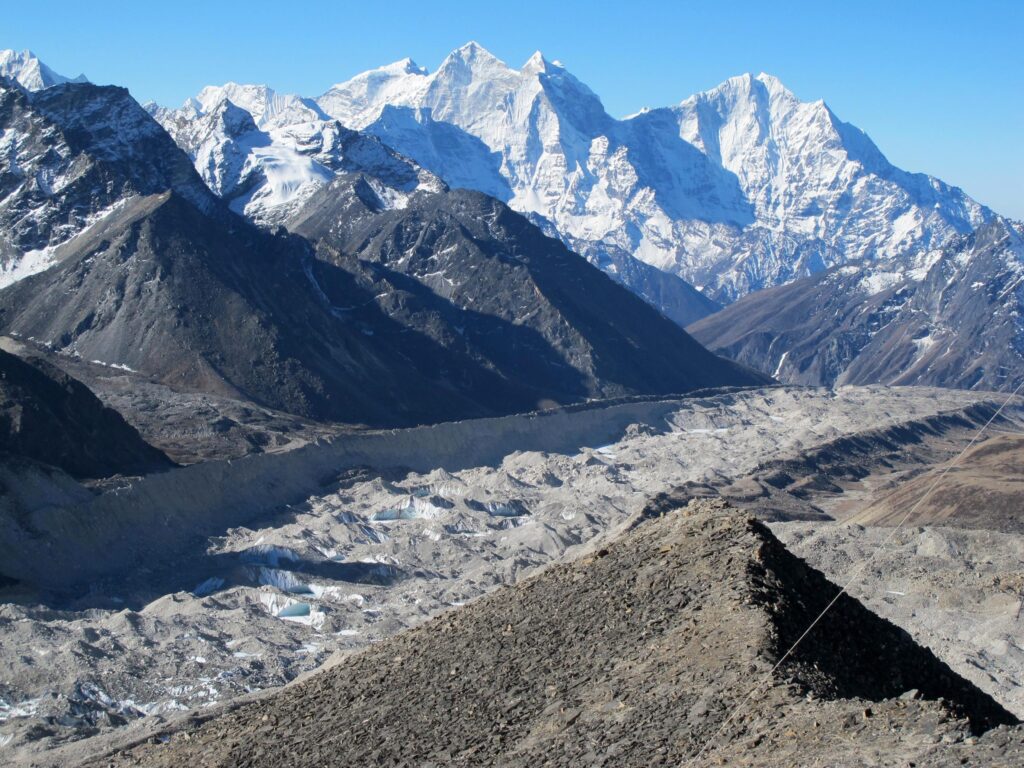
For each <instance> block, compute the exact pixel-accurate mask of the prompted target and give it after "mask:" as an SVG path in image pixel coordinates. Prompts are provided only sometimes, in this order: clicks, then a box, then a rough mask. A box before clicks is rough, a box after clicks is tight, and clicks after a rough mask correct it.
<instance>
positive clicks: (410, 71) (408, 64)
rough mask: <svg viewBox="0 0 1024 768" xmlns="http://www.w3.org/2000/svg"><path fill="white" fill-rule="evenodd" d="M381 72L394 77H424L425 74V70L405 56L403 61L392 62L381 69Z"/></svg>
mask: <svg viewBox="0 0 1024 768" xmlns="http://www.w3.org/2000/svg"><path fill="white" fill-rule="evenodd" d="M381 71H383V72H387V73H389V74H396V75H425V74H427V68H426V67H421V66H420V65H419V64H417V63H416V62H415V61H413V60H412V59H411V58H410V57H408V56H406V57H405V58H404V59H400V60H399V61H396V62H393V63H391V64H388V65H386V66H383V67H381Z"/></svg>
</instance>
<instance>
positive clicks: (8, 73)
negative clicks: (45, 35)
mask: <svg viewBox="0 0 1024 768" xmlns="http://www.w3.org/2000/svg"><path fill="white" fill-rule="evenodd" d="M0 77H6V78H9V79H11V80H14V81H15V82H17V83H18V84H19V85H20V86H21V87H22V88H25V89H26V90H29V91H41V90H43V89H44V88H49V87H51V86H54V85H60V84H62V83H87V82H89V80H88V79H87V78H86V76H85V75H79V76H78V77H73V78H72V77H65V76H64V75H61V74H58V73H56V72H54V71H53V70H52V69H50V68H49V67H48V66H46V64H44V63H43V62H42V60H40V58H39V57H38V56H36V55H35V54H34V53H33V52H32V51H30V50H29V49H27V48H26V49H25V50H23V51H15V50H12V49H10V48H8V49H4V50H0Z"/></svg>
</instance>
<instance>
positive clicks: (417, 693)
mask: <svg viewBox="0 0 1024 768" xmlns="http://www.w3.org/2000/svg"><path fill="white" fill-rule="evenodd" d="M676 506H677V503H676V502H674V501H673V500H671V499H667V500H666V499H662V500H661V501H660V502H658V503H656V504H653V505H651V506H650V507H648V509H647V511H646V514H647V515H648V517H656V516H659V515H660V517H659V519H652V520H647V521H644V522H643V523H642V524H640V525H638V526H636V527H635V528H634V529H633V530H632V531H629V532H627V533H626V534H624V535H623V536H622V537H621V538H619V539H617V540H615V541H614V542H612V543H611V544H609V545H607V546H606V548H604V549H600V550H597V551H595V552H594V553H593V554H592V555H590V556H587V557H584V558H582V559H580V560H578V561H576V562H574V563H571V564H566V565H558V566H554V567H551V568H549V569H547V570H545V571H543V572H542V573H540V574H539V575H538V576H536V577H534V578H532V579H529V580H527V581H525V582H523V583H521V584H520V585H518V586H515V587H512V588H508V589H503V590H500V591H498V592H495V593H492V594H491V595H489V596H488V597H486V598H483V599H481V600H479V601H477V602H475V603H472V604H470V605H469V606H468V607H466V608H463V609H460V610H457V611H453V612H450V613H447V614H445V615H443V616H441V617H439V618H437V619H436V620H434V621H431V622H429V623H428V624H425V625H423V626H422V627H420V628H419V629H416V630H413V631H409V632H406V633H403V634H401V635H398V636H396V637H394V638H392V639H390V640H388V641H385V642H382V643H380V644H378V645H376V646H374V647H372V648H370V649H368V650H366V651H365V652H362V653H359V654H357V655H354V656H351V657H349V658H348V659H346V660H344V661H342V662H341V663H340V664H338V665H337V666H335V667H333V668H332V669H330V670H328V671H326V672H324V673H321V674H319V675H316V676H314V677H313V678H311V679H309V680H308V681H306V682H304V683H301V684H297V685H295V686H293V687H290V688H286V689H284V690H283V691H281V692H280V693H278V694H276V695H274V696H271V697H268V698H266V699H263V700H258V701H255V702H252V703H250V704H247V705H244V706H241V707H239V708H238V709H236V710H235V711H233V712H230V713H228V714H225V715H222V716H220V717H218V718H215V719H213V720H210V721H208V722H206V723H200V722H198V721H193V722H191V723H189V724H187V725H186V726H185V727H184V728H183V729H181V730H178V731H175V732H171V733H168V734H165V735H164V736H161V737H156V738H153V739H151V740H150V741H149V742H147V743H144V744H139V745H136V746H134V747H132V748H128V749H125V750H124V751H122V752H119V753H116V754H113V755H107V756H103V757H102V758H100V759H99V760H98V761H97V763H96V764H98V765H107V764H114V765H128V764H131V765H136V764H141V765H154V766H180V765H204V766H208V765H209V766H212V765H220V766H229V765H230V766H243V765H244V766H285V765H287V766H306V765H308V766H323V765H417V766H426V765H448V764H452V765H503V766H527V765H530V766H533V765H542V764H543V765H559V766H561V765H566V766H568V765H573V766H577V765H607V766H613V765H614V766H622V765H637V766H640V765H643V766H647V765H677V766H678V765H689V764H693V765H723V764H726V765H771V766H783V765H785V766H792V765H802V766H826V765H827V766H837V765H915V764H916V765H929V766H937V765H961V764H965V763H966V764H971V765H1020V764H1022V761H1024V735H1022V734H1021V732H1020V730H1019V729H1017V728H1013V727H1007V725H1008V724H1012V723H1014V722H1015V721H1014V718H1013V717H1012V716H1011V715H1010V714H1009V713H1007V712H1006V711H1005V710H1004V709H1002V708H1001V707H1000V706H999V705H998V704H997V703H996V702H995V701H993V700H992V699H991V698H989V697H988V696H987V695H985V694H984V693H982V692H980V691H979V690H978V689H976V688H975V687H973V686H972V685H971V684H970V683H967V682H966V681H964V680H963V679H962V678H960V677H958V676H957V675H956V674H954V673H953V672H951V671H950V670H949V668H948V667H946V666H945V665H944V664H942V663H941V662H940V661H938V660H937V659H936V658H935V656H934V655H932V653H931V652H930V651H928V650H926V649H924V648H921V647H920V646H918V645H916V644H915V643H914V642H913V641H912V640H911V639H910V637H909V636H908V635H907V634H906V633H905V632H903V631H902V630H900V629H898V628H897V627H896V626H894V625H893V624H890V623H889V622H886V621H884V620H882V619H880V618H878V617H877V616H875V615H874V614H872V613H870V612H869V611H868V610H867V609H865V608H864V607H863V606H861V605H860V604H859V603H857V602H856V601H854V600H853V599H851V598H848V597H843V598H841V599H840V600H839V601H838V603H837V604H836V606H835V608H834V609H833V610H832V612H831V613H830V614H829V615H828V617H827V619H826V620H825V621H824V622H823V623H822V624H820V625H819V626H818V628H816V629H815V630H814V631H813V632H812V633H811V634H810V635H809V636H808V637H807V639H806V640H805V641H804V642H803V643H802V644H801V645H800V646H799V650H798V651H797V653H796V654H794V655H793V656H792V657H791V659H790V660H789V661H787V663H786V664H785V665H784V666H783V667H782V668H781V669H780V670H779V671H778V672H777V673H776V674H775V675H774V676H772V677H771V678H770V680H768V679H766V676H767V675H768V673H769V670H771V668H772V667H773V665H774V664H775V663H776V661H777V660H778V659H779V658H780V655H781V654H782V653H783V652H784V650H785V649H786V648H787V647H789V645H790V643H791V642H792V641H793V640H794V639H795V638H796V637H797V636H798V635H799V634H800V633H801V632H802V631H803V629H804V628H805V627H806V626H807V625H808V623H809V622H810V620H811V618H812V617H813V616H814V615H816V614H817V613H818V611H820V609H821V608H822V607H823V606H824V605H825V604H826V603H827V602H828V601H829V600H830V599H831V598H832V597H833V596H834V595H835V593H836V590H837V588H836V587H835V586H834V585H833V584H831V583H830V582H828V581H827V580H826V579H825V578H824V577H823V576H821V574H819V573H818V572H817V571H814V570H813V569H811V568H810V567H809V566H807V565H806V564H805V563H804V562H803V561H801V560H799V559H797V558H796V557H795V556H793V555H792V554H790V553H789V552H788V551H787V550H786V549H785V548H784V547H783V546H782V545H781V544H780V543H779V542H778V540H777V539H775V538H774V536H773V535H772V534H771V533H770V532H769V531H768V530H767V529H766V528H765V527H764V526H763V525H761V524H760V523H758V522H756V521H755V520H754V519H753V518H751V517H749V516H747V515H746V514H744V513H739V512H737V511H735V510H733V509H730V508H728V507H727V506H725V505H724V504H723V503H721V502H717V501H700V502H692V503H691V504H689V505H688V506H686V507H685V508H682V509H675V508H674V507H676ZM758 680H765V681H766V685H765V687H764V688H763V690H761V691H759V692H758V693H757V694H756V695H754V696H753V697H751V699H750V700H749V703H748V704H747V706H745V707H744V708H743V709H742V710H741V711H740V713H739V715H738V716H737V717H736V718H735V719H734V720H733V721H732V722H730V723H729V724H728V725H726V726H725V727H724V729H722V730H721V733H720V734H719V729H720V727H721V726H722V723H723V722H725V721H726V718H727V717H728V714H729V712H730V711H731V710H732V708H733V707H734V705H736V704H737V702H739V701H740V700H741V699H743V698H744V697H745V696H746V694H747V693H748V692H749V690H750V688H751V686H752V685H753V684H754V683H755V682H756V681H758ZM979 734H981V735H980V736H979ZM709 740H715V741H714V745H715V746H714V748H712V749H709V750H708V751H707V752H705V753H704V754H701V755H699V756H698V753H699V750H700V749H701V747H702V746H703V745H705V744H706V743H707V742H708V741H709ZM695 757H696V758H697V759H696V760H694V758H695ZM691 760H693V762H692V763H690V762H688V761H691Z"/></svg>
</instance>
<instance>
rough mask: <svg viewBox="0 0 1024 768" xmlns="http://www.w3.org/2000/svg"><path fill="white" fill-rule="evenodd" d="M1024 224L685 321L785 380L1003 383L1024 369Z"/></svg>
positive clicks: (799, 283) (854, 267) (1012, 383)
mask: <svg viewBox="0 0 1024 768" xmlns="http://www.w3.org/2000/svg"><path fill="white" fill-rule="evenodd" d="M1022 313H1024V228H1022V227H1021V226H1020V225H1018V224H1013V223H1011V222H1007V221H1005V220H1003V219H996V220H994V221H992V222H989V223H987V224H985V225H983V226H981V227H979V228H978V229H977V230H976V231H975V232H973V233H971V234H969V235H962V236H958V237H956V238H954V239H953V240H952V241H950V242H949V243H948V244H947V245H946V246H945V247H943V248H940V249H934V250H930V251H921V252H920V253H919V254H918V255H917V256H916V257H915V258H914V259H905V260H902V261H901V262H900V263H898V264H894V263H893V262H892V261H889V262H885V261H877V260H873V261H865V262H859V263H850V264H846V265H843V266H840V267H834V268H832V269H830V270H827V271H825V272H822V273H819V274H816V275H813V276H810V277H806V278H802V279H800V280H796V281H794V282H792V283H790V284H788V285H784V286H779V287H776V288H772V289H769V290H765V291H758V292H756V293H752V294H750V295H748V296H745V297H743V298H742V299H740V300H739V301H737V302H735V303H734V304H732V305H730V306H729V307H727V308H726V309H725V310H723V311H722V312H720V313H718V314H717V315H713V316H711V317H708V318H706V319H704V320H702V321H700V322H699V323H696V324H695V325H693V326H691V327H690V330H691V331H692V332H693V334H694V335H695V336H696V337H697V339H699V340H700V341H701V342H703V343H704V344H707V345H708V346H709V347H710V348H712V349H714V350H716V351H718V352H720V353H723V354H727V355H728V356H730V357H732V358H734V359H736V360H739V361H740V362H743V363H746V364H747V365H750V366H752V367H755V368H759V369H761V370H762V371H765V372H766V373H771V374H773V375H774V376H775V377H776V378H778V379H779V380H781V381H785V382H787V383H794V384H810V385H816V386H820V385H826V386H830V385H833V384H874V383H882V384H915V385H933V386H949V387H959V388H965V389H969V388H974V389H991V390H1012V389H1013V388H1015V387H1016V386H1017V385H1018V384H1019V383H1020V382H1021V380H1022V379H1024V325H1022V323H1021V316H1022Z"/></svg>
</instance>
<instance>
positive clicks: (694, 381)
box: [290, 176, 767, 409]
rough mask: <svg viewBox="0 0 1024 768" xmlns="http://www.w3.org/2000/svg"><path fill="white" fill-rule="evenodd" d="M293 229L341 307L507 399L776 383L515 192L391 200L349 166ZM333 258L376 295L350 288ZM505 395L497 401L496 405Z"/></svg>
mask: <svg viewBox="0 0 1024 768" xmlns="http://www.w3.org/2000/svg"><path fill="white" fill-rule="evenodd" d="M290 227H291V229H292V231H293V232H296V233H298V234H301V235H303V236H305V237H307V238H308V239H310V240H311V241H312V242H314V243H316V248H317V256H318V259H317V262H316V263H315V264H314V267H313V270H314V274H315V276H316V279H317V282H318V285H319V286H320V288H321V290H323V292H324V295H325V296H326V298H327V300H328V301H329V302H330V303H331V304H332V306H333V307H334V308H335V310H336V311H338V312H341V313H344V314H345V315H347V316H349V317H351V318H352V319H353V321H355V322H358V323H361V322H364V320H363V316H364V314H365V313H366V312H370V313H371V315H372V314H376V313H383V314H384V315H385V316H387V317H388V318H390V319H391V320H392V321H393V322H394V328H393V331H394V332H397V333H398V334H399V336H398V337H397V338H395V339H394V343H395V344H397V345H400V346H401V348H402V349H403V353H404V354H407V355H408V356H409V357H410V359H411V360H412V361H414V362H415V364H416V365H428V364H430V360H428V359H427V355H432V354H434V351H432V350H429V349H424V348H423V347H422V346H418V344H419V342H415V341H414V343H409V342H408V341H407V340H406V339H405V338H404V337H403V335H404V334H407V333H408V331H409V330H413V331H415V332H416V334H417V335H418V336H420V337H425V338H427V339H429V340H430V341H431V342H433V345H434V347H435V349H437V350H444V353H443V355H444V356H443V357H442V358H440V359H438V360H437V361H436V362H435V363H434V364H435V365H436V366H437V367H438V368H440V369H441V370H442V373H443V375H444V376H446V377H449V378H453V379H454V380H458V379H459V378H462V377H464V375H465V374H464V373H463V372H464V371H470V372H473V373H474V375H477V376H481V377H483V378H480V379H478V381H477V382H472V383H471V382H468V381H467V384H469V385H470V386H471V387H472V388H473V389H474V390H482V392H484V393H486V395H485V396H487V397H488V398H492V399H493V402H494V403H500V402H514V403H516V407H517V408H519V409H524V408H527V409H528V408H534V407H536V406H537V405H538V403H540V402H541V401H543V400H545V399H548V400H551V399H553V400H555V401H558V402H571V401H574V400H580V399H584V398H594V397H614V396H620V395H630V394H640V393H648V394H664V393H671V392H682V391H687V390H692V389H696V388H700V387H705V386H715V385H716V384H719V383H722V382H730V383H734V384H740V383H744V384H745V383H763V382H765V381H767V379H766V378H759V377H757V376H756V375H754V374H752V373H751V372H749V371H746V370H743V369H742V368H739V367H737V366H735V365H734V364H731V363H729V362H726V361H724V360H723V359H721V358H718V357H716V356H714V355H711V354H709V353H708V352H707V351H706V350H704V349H703V348H701V347H700V345H699V344H697V343H696V342H694V341H693V339H691V338H690V337H689V336H688V335H687V334H686V333H685V332H682V331H681V330H680V329H679V328H678V326H676V325H675V324H674V323H672V322H671V321H669V320H667V319H666V318H665V317H664V316H662V315H661V314H659V313H658V312H657V311H656V310H654V309H652V308H651V307H650V306H649V305H648V304H646V303H645V302H644V301H643V300H641V299H639V298H638V297H637V296H635V295H634V294H632V293H631V292H630V291H628V290H627V289H625V288H623V287H622V286H621V285H619V284H618V283H616V282H614V281H613V280H611V279H610V278H608V277H607V276H606V275H604V274H603V273H602V272H601V271H600V270H598V269H596V268H595V267H592V266H591V265H590V264H588V263H587V262H586V261H585V260H583V259H582V258H580V257H579V256H577V255H576V254H574V253H572V252H570V251H569V250H568V249H566V248H565V246H564V245H563V244H562V243H560V242H559V241H557V240H554V239H551V238H548V237H546V236H544V235H543V233H542V232H541V231H540V230H539V229H537V228H536V227H534V226H533V225H532V224H530V223H529V222H528V221H527V220H526V219H525V218H524V217H522V216H520V215H519V214H516V213H514V212H513V211H512V210H510V209H509V208H508V207H507V206H505V205H504V204H503V203H501V202H499V201H497V200H495V199H493V198H490V197H487V196H485V195H483V194H480V193H476V192H469V191H465V190H455V191H451V192H445V193H435V194H419V195H416V196H414V197H413V198H412V199H411V201H410V203H409V205H408V206H407V207H406V208H403V209H400V210H389V209H387V208H385V206H384V204H383V201H381V200H380V199H379V198H378V196H377V195H376V194H375V192H374V190H373V188H372V187H371V185H370V183H369V181H368V180H367V179H366V178H365V177H362V176H346V177H341V178H339V179H338V180H336V181H335V182H334V183H333V184H332V185H331V186H330V187H328V188H327V189H326V190H324V191H323V192H322V193H319V194H318V195H317V196H316V197H314V198H313V199H311V200H310V202H309V203H308V204H307V205H306V207H305V208H304V209H303V210H302V211H300V212H299V214H298V215H297V216H296V217H295V218H294V219H293V220H292V222H291V223H290ZM328 265H331V266H334V267H340V268H341V270H342V273H341V274H345V275H352V276H353V277H354V279H355V280H356V282H357V284H358V286H359V287H360V289H361V290H362V291H363V292H364V293H366V294H368V295H370V296H373V297H374V298H373V301H372V302H371V303H370V304H369V305H365V306H362V307H360V306H352V305H351V303H350V302H348V300H347V293H348V292H349V291H350V288H349V286H347V285H344V284H338V283H337V281H336V280H334V281H332V274H333V275H335V276H336V275H338V274H339V273H338V272H336V271H335V272H333V273H332V272H331V270H330V269H328ZM492 407H493V406H492Z"/></svg>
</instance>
